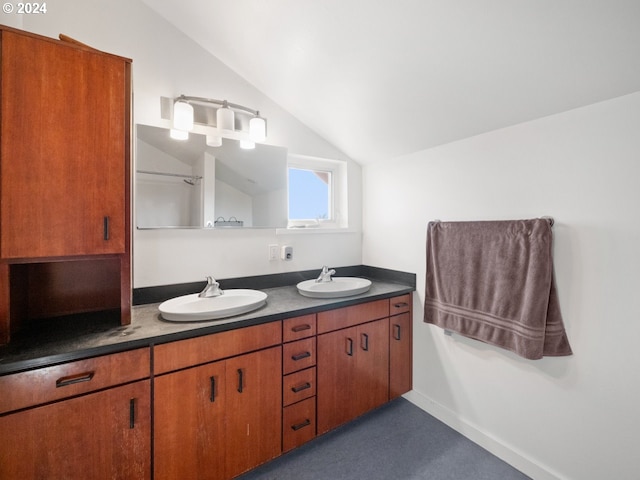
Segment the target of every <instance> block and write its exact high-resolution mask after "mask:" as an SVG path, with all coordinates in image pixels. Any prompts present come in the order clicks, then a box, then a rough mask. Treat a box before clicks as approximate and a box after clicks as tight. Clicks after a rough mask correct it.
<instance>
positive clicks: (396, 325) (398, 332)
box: [393, 323, 400, 340]
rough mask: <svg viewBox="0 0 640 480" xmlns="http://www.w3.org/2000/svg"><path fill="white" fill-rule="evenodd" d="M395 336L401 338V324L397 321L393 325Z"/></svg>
mask: <svg viewBox="0 0 640 480" xmlns="http://www.w3.org/2000/svg"><path fill="white" fill-rule="evenodd" d="M393 338H394V339H396V340H400V325H398V324H397V323H396V324H394V325H393Z"/></svg>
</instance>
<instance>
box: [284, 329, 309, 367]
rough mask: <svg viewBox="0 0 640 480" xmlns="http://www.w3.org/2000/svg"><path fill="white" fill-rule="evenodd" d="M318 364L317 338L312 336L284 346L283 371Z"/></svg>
mask: <svg viewBox="0 0 640 480" xmlns="http://www.w3.org/2000/svg"><path fill="white" fill-rule="evenodd" d="M315 364H316V338H315V337H310V338H305V339H304V340H298V341H297V342H292V343H285V344H284V345H283V346H282V373H283V374H284V375H287V374H288V373H292V372H297V371H298V370H302V369H303V368H309V367H312V366H314V365H315Z"/></svg>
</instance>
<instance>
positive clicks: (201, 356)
mask: <svg viewBox="0 0 640 480" xmlns="http://www.w3.org/2000/svg"><path fill="white" fill-rule="evenodd" d="M280 343H282V322H271V323H265V324H263V325H255V326H253V327H246V328H238V329H236V330H228V331H226V332H220V333H213V334H211V335H205V336H203V337H197V338H189V339H187V340H178V341H176V342H171V343H164V344H162V345H156V346H154V347H153V355H154V359H153V371H154V372H155V373H156V374H161V373H166V372H171V371H173V370H179V369H181V368H187V367H193V366H195V365H201V364H203V363H208V362H213V361H216V360H221V359H223V358H227V357H232V356H235V355H240V354H242V353H247V352H251V351H254V350H260V349H261V348H267V347H271V346H273V345H278V344H280Z"/></svg>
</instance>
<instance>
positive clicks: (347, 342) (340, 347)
mask: <svg viewBox="0 0 640 480" xmlns="http://www.w3.org/2000/svg"><path fill="white" fill-rule="evenodd" d="M357 341H358V329H357V327H351V328H345V329H342V330H336V331H335V332H331V333H326V334H324V335H318V339H317V367H316V368H317V379H318V380H317V415H318V420H317V429H318V434H322V433H325V432H328V431H329V430H331V429H333V428H335V427H337V426H338V425H341V424H343V423H346V422H348V421H349V420H351V419H352V418H353V417H354V416H355V407H354V403H355V401H356V399H355V394H356V391H357V389H356V382H357V368H356V354H357V349H358V344H357Z"/></svg>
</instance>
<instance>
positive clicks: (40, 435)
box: [0, 380, 151, 480]
mask: <svg viewBox="0 0 640 480" xmlns="http://www.w3.org/2000/svg"><path fill="white" fill-rule="evenodd" d="M150 443H151V411H150V386H149V380H143V381H139V382H135V383H131V384H128V385H125V386H121V387H114V388H110V389H107V390H103V391H101V392H98V393H92V394H88V395H85V396H81V397H76V398H72V399H69V400H63V401H60V402H57V403H52V404H49V405H45V406H42V407H36V408H32V409H29V410H24V411H21V412H19V413H14V414H9V415H6V416H4V417H0V445H1V448H0V478H3V479H4V478H6V479H22V480H27V479H44V478H86V479H89V478H91V479H105V480H106V479H113V478H118V479H131V480H140V479H148V478H151V448H150Z"/></svg>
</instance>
